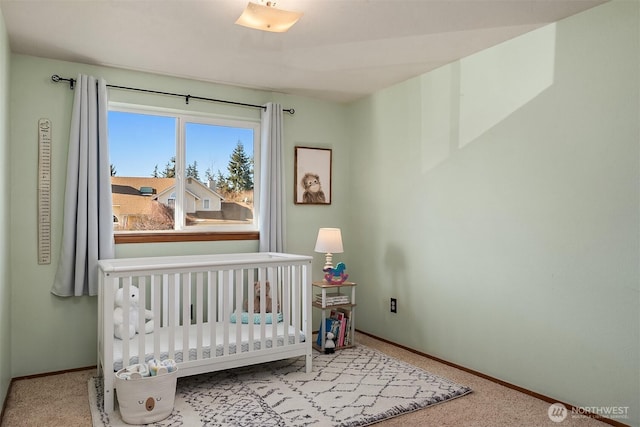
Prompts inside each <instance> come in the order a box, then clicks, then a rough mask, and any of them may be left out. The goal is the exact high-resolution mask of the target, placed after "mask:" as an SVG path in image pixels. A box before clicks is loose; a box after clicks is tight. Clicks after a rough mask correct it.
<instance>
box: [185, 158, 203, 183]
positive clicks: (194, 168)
mask: <svg viewBox="0 0 640 427" xmlns="http://www.w3.org/2000/svg"><path fill="white" fill-rule="evenodd" d="M187 178H194V179H197V180H198V181H200V174H199V173H198V162H197V161H196V160H194V161H193V163H192V164H190V165H189V166H187Z"/></svg>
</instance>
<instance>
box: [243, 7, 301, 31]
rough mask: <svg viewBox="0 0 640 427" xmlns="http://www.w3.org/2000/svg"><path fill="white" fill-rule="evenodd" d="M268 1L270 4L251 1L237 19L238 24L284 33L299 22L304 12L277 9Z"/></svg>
mask: <svg viewBox="0 0 640 427" xmlns="http://www.w3.org/2000/svg"><path fill="white" fill-rule="evenodd" d="M270 3H271V2H267V4H268V6H264V5H261V4H258V3H253V2H249V4H247V7H246V9H245V10H244V12H242V15H240V18H238V20H237V21H236V24H238V25H242V26H243V27H249V28H253V29H256V30H262V31H271V32H272V33H284V32H286V31H288V30H289V28H291V27H292V26H293V24H295V23H296V22H298V19H300V17H301V16H302V12H290V11H288V10H282V9H276V8H275V7H273V6H271V5H270Z"/></svg>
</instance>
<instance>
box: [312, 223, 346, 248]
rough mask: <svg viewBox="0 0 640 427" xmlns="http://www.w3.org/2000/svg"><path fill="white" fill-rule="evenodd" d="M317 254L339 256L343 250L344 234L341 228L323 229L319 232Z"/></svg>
mask: <svg viewBox="0 0 640 427" xmlns="http://www.w3.org/2000/svg"><path fill="white" fill-rule="evenodd" d="M315 251H316V252H322V253H333V254H339V253H342V252H344V249H343V248H342V233H340V229H339V228H321V229H320V230H318V239H317V240H316V248H315Z"/></svg>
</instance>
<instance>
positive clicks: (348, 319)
mask: <svg viewBox="0 0 640 427" xmlns="http://www.w3.org/2000/svg"><path fill="white" fill-rule="evenodd" d="M337 311H338V313H342V315H343V317H344V319H345V325H344V335H343V342H342V345H343V346H345V345H351V334H350V332H351V310H349V309H347V308H342V307H340V308H338V309H337Z"/></svg>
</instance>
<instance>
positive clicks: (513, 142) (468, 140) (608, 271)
mask: <svg viewBox="0 0 640 427" xmlns="http://www.w3.org/2000/svg"><path fill="white" fill-rule="evenodd" d="M639 23H640V19H639V3H637V2H631V1H614V2H612V3H607V4H605V5H602V6H600V7H597V8H594V9H591V10H589V11H587V12H584V13H582V14H580V15H577V16H574V17H572V18H569V19H566V20H563V21H561V22H559V23H557V24H556V25H551V26H549V27H546V28H543V29H540V30H538V31H535V32H532V33H529V34H526V35H524V36H522V37H519V38H518V39H515V40H512V41H509V42H506V43H503V44H500V45H498V46H495V47H493V48H491V49H488V50H485V51H483V52H480V53H478V54H476V55H473V56H471V57H469V58H466V59H464V60H461V61H457V62H455V63H452V64H450V65H447V66H445V67H442V68H440V69H438V70H436V71H434V72H431V73H428V74H425V75H423V76H421V77H418V78H414V79H411V80H409V81H406V82H404V83H402V84H399V85H396V86H394V87H391V88H389V89H387V90H383V91H380V92H378V93H376V94H375V95H374V96H370V97H367V98H366V99H363V100H361V101H359V102H357V103H355V104H354V105H353V106H352V108H351V110H350V121H351V123H352V125H353V127H352V129H353V138H352V139H351V143H352V155H351V166H350V171H351V175H350V182H351V198H350V204H351V206H354V207H357V210H356V209H353V210H352V211H351V213H350V216H349V221H348V223H347V225H348V226H347V233H346V237H345V238H346V240H347V241H349V242H352V243H353V242H357V245H358V248H357V250H355V251H351V252H350V254H349V259H350V269H351V272H352V273H354V279H355V280H356V281H358V282H359V283H360V284H361V286H359V288H358V309H359V310H358V320H357V322H358V328H360V329H363V330H366V331H368V332H370V333H372V334H375V335H378V336H381V337H384V338H386V339H388V340H391V341H394V342H397V343H400V344H403V345H405V346H408V347H411V348H414V349H417V350H420V351H423V352H426V353H428V354H432V355H434V356H438V357H441V358H443V359H445V360H449V361H451V362H454V363H457V364H460V365H462V366H466V367H469V368H471V369H474V370H477V371H480V372H483V373H485V374H488V375H491V376H493V377H496V378H499V379H501V380H504V381H507V382H510V383H513V384H516V385H519V386H522V387H524V388H526V389H529V390H533V391H535V392H539V393H542V394H544V395H547V396H552V397H554V398H556V399H559V400H563V401H565V402H568V403H572V404H575V405H580V406H612V405H615V406H628V407H630V413H629V415H630V419H628V420H627V419H624V420H620V421H622V422H625V423H627V422H630V423H631V424H633V425H640V412H639V409H640V408H639V407H638V405H639V402H640V367H639V363H640V331H639V329H640V301H639V300H640V284H639V277H640V275H639V271H638V268H639V266H638V261H639V260H640V253H639V238H640V229H639V226H640V214H639V208H640V198H639V197H640V167H639V154H640V150H639V146H640V144H639V137H640V135H639V130H638V118H639V117H640V109H639V106H638V103H639V95H640V92H639V90H640V87H639V76H640V72H639V71H640V70H639V68H638V67H639V64H640V58H639V53H640V46H639V34H640V32H639V30H640V28H639ZM390 297H395V298H397V299H398V313H397V314H391V313H389V308H388V307H389V298H390Z"/></svg>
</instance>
